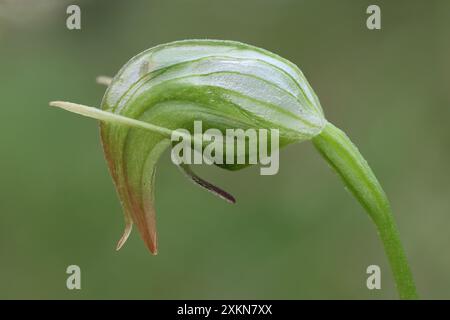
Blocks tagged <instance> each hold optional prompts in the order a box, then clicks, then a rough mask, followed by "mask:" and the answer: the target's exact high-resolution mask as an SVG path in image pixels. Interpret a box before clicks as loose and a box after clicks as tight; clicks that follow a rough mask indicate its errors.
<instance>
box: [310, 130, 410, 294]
mask: <svg viewBox="0 0 450 320" xmlns="http://www.w3.org/2000/svg"><path fill="white" fill-rule="evenodd" d="M313 143H314V145H315V146H316V148H317V149H318V150H319V152H320V153H321V154H322V156H323V157H324V158H325V159H326V160H327V162H328V163H329V164H330V165H331V166H332V167H333V168H334V169H335V170H336V172H337V173H338V174H339V176H340V177H341V178H342V180H343V181H344V183H345V185H346V186H347V188H348V189H349V190H350V191H351V192H352V193H353V195H354V196H355V197H356V198H357V199H358V201H359V202H360V203H361V205H362V206H363V207H364V208H365V209H366V210H367V212H368V214H369V215H370V217H371V218H372V220H373V221H374V223H375V225H376V227H377V230H378V233H379V235H380V238H381V240H382V242H383V245H384V249H385V251H386V254H387V257H388V259H389V262H390V264H391V268H392V272H393V274H394V279H395V282H396V285H397V290H398V292H399V294H400V298H401V299H416V298H417V293H416V287H415V284H414V280H413V277H412V274H411V270H410V268H409V265H408V261H407V259H406V255H405V252H404V250H403V247H402V244H401V242H400V237H399V233H398V230H397V226H396V224H395V220H394V217H393V215H392V212H391V208H390V205H389V201H388V199H387V197H386V194H385V193H384V191H383V189H382V188H381V185H380V183H379V182H378V180H377V178H376V177H375V175H374V174H373V172H372V170H371V169H370V167H369V165H368V164H367V162H366V160H364V158H363V157H362V155H361V154H360V153H359V151H358V148H356V146H355V145H354V144H353V143H352V142H351V141H350V139H349V138H348V137H347V135H346V134H345V133H344V132H343V131H341V130H340V129H338V128H336V127H335V126H334V125H332V124H331V123H328V124H327V125H326V126H325V128H324V129H323V130H322V132H321V133H320V134H319V135H318V136H316V137H315V138H314V139H313Z"/></svg>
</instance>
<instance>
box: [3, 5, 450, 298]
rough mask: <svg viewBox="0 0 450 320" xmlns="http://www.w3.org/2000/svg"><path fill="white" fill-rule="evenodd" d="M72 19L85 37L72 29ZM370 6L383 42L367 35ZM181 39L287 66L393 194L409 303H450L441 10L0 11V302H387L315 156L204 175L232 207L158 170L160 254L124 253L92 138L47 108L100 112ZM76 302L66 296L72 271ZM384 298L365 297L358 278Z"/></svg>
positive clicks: (85, 125) (371, 234)
mask: <svg viewBox="0 0 450 320" xmlns="http://www.w3.org/2000/svg"><path fill="white" fill-rule="evenodd" d="M68 4H78V5H80V7H81V10H82V30H81V31H69V30H67V29H66V26H65V20H66V17H67V15H66V7H67V5H68ZM370 4H378V5H380V7H381V10H382V30H381V31H369V30H368V29H367V28H366V26H365V23H366V18H367V14H366V8H367V6H368V5H370ZM187 38H217V39H230V40H239V41H243V42H247V43H250V44H253V45H256V46H260V47H263V48H266V49H268V50H271V51H274V52H276V53H278V54H280V55H281V56H283V57H285V58H287V59H289V60H291V61H293V62H294V63H296V64H297V65H298V66H299V67H300V68H301V69H302V70H303V71H304V73H305V75H306V76H307V77H308V79H309V81H310V83H311V85H312V86H313V88H314V89H315V91H316V93H317V95H318V96H319V97H320V99H321V102H322V106H323V108H324V110H325V113H326V116H327V118H328V119H329V120H330V121H332V122H333V123H335V124H336V125H338V126H339V127H341V128H342V129H343V130H344V131H346V132H347V133H348V135H349V136H350V137H351V138H352V140H353V141H354V142H355V143H356V144H357V145H358V146H359V148H360V150H361V151H362V153H363V154H364V155H365V157H366V158H367V159H368V161H369V163H370V164H371V166H372V168H373V169H374V171H375V172H376V174H377V175H378V177H379V179H380V181H381V182H382V184H383V186H384V188H385V190H386V192H387V194H388V195H389V197H390V199H391V202H392V207H393V209H394V213H395V216H396V219H397V221H398V224H399V228H400V233H401V237H402V240H403V242H404V246H405V248H406V251H407V254H408V256H409V259H410V262H411V266H412V269H413V273H414V275H415V278H416V281H417V286H418V290H419V293H420V295H421V297H422V298H426V299H431V298H437V299H444V298H450V250H449V244H450V236H449V227H450V181H449V170H448V166H449V163H450V148H449V138H450V129H449V120H448V119H449V117H450V111H449V105H450V104H449V103H450V94H449V91H450V90H449V83H450V82H449V74H450V58H449V57H450V1H447V0H441V1H425V0H423V1H406V0H404V1H364V0H362V1H361V0H353V1H350V0H346V1H344V0H343V1H335V0H327V1H325V0H320V1H317V0H314V1H313V0H304V1H299V0H277V1H274V0H272V1H268V0H250V1H242V0H227V1H215V0H177V1H175V0H150V1H118V0H116V1H111V0H109V1H106V0H104V1H92V0H91V1H70V2H67V1H58V0H41V1H24V0H14V1H11V0H9V1H6V0H0V119H1V125H0V142H1V143H0V150H1V151H0V152H1V154H0V155H1V156H0V168H1V171H0V182H1V183H0V298H7V299H14V298H31V299H37V298H41V299H46V298H60V299H73V298H84V299H93V298H97V299H109V298H126V299H132V298H138V299H165V298H173V299H220V298H231V299H241V298H252V299H253V298H254V299H313V298H323V299H366V298H368V299H381V298H385V299H391V298H397V294H396V292H395V289H394V285H393V281H392V277H391V275H390V271H389V267H388V265H387V260H386V258H385V255H384V253H383V250H382V247H381V244H380V241H379V240H378V238H377V235H376V232H375V229H374V227H373V225H372V224H371V222H370V221H369V219H368V217H367V215H366V214H365V213H364V211H363V209H362V208H361V207H360V206H359V204H358V203H357V202H356V201H355V200H354V199H353V198H352V197H351V196H350V194H349V193H348V192H346V191H345V189H344V188H343V186H342V184H341V182H340V181H339V180H338V178H337V177H336V176H335V175H334V174H333V172H332V171H331V170H330V169H329V168H328V167H327V165H326V164H325V162H324V161H323V160H322V159H321V158H320V156H319V154H318V153H317V152H316V151H315V150H314V148H313V147H312V144H311V143H309V142H306V143H303V144H298V145H293V146H290V147H288V148H287V149H284V150H283V151H282V153H281V159H280V172H279V174H278V175H275V176H260V175H259V169H258V168H256V167H254V168H249V169H246V170H243V171H240V172H227V171H224V170H221V169H219V168H216V167H208V166H201V167H199V168H196V169H197V172H198V173H200V174H202V175H203V176H204V177H206V178H208V179H209V180H211V181H212V182H216V183H217V184H218V185H220V186H222V187H223V188H224V189H225V190H229V191H231V192H232V193H233V194H234V195H235V196H236V197H237V199H238V203H237V204H236V205H234V206H233V205H229V204H227V203H225V202H224V201H222V200H220V199H218V198H216V197H214V196H212V195H211V194H209V193H206V192H204V191H203V190H201V189H200V188H198V187H196V186H194V185H192V184H191V183H190V182H189V181H188V180H187V179H185V178H184V177H183V175H182V174H181V173H180V172H179V171H178V170H177V169H176V168H175V167H174V166H173V165H172V163H171V161H170V156H169V153H168V152H167V153H166V154H165V156H163V157H162V159H161V160H160V165H159V168H158V170H159V171H158V173H157V179H156V199H157V202H156V208H157V214H158V228H159V244H160V247H159V254H158V256H151V255H150V254H149V253H148V252H147V249H146V248H145V247H144V244H143V242H142V241H141V239H140V238H139V236H138V234H137V232H136V231H134V232H133V233H132V236H131V238H130V239H129V241H128V242H127V244H126V245H125V247H124V248H123V249H122V250H121V251H120V252H115V251H114V248H115V244H116V241H117V240H118V239H119V237H120V235H121V233H122V229H123V224H124V223H123V217H122V211H121V207H120V204H119V201H118V199H117V197H116V194H115V190H114V187H113V184H112V181H111V178H110V177H109V174H108V170H107V167H106V164H105V161H104V159H103V154H102V151H101V147H100V142H99V137H98V128H97V123H96V121H94V120H90V119H86V118H81V117H79V116H76V115H73V114H69V113H67V112H63V111H60V110H56V109H52V108H50V107H48V102H49V101H50V100H55V99H62V100H68V101H74V102H78V103H83V104H87V105H92V106H98V105H99V103H100V101H101V98H102V95H103V93H104V90H105V89H104V87H102V86H99V85H97V84H95V77H96V76H97V75H114V73H115V72H117V71H118V69H119V68H120V67H121V66H122V65H123V64H124V63H125V62H126V61H127V60H128V59H129V58H130V57H132V56H133V55H135V54H137V53H138V52H140V51H142V50H144V49H146V48H149V47H152V46H154V45H157V44H160V43H164V42H169V41H173V40H180V39H187ZM71 264H76V265H79V266H80V267H81V272H82V290H79V291H77V290H74V291H69V290H67V289H66V278H67V274H66V273H65V271H66V268H67V266H68V265H71ZM371 264H377V265H379V266H380V267H381V270H382V290H379V291H376V290H375V291H369V290H368V289H367V288H366V285H365V284H366V277H367V275H366V273H365V271H366V268H367V266H368V265H371Z"/></svg>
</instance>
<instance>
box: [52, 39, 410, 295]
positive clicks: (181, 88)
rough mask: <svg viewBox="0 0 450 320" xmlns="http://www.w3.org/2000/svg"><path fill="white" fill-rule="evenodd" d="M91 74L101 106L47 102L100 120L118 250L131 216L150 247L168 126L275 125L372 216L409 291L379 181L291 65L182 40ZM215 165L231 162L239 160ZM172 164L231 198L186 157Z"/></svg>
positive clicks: (262, 54) (236, 45)
mask: <svg viewBox="0 0 450 320" xmlns="http://www.w3.org/2000/svg"><path fill="white" fill-rule="evenodd" d="M98 81H99V82H100V83H104V84H107V85H108V89H107V90H106V93H105V95H104V98H103V102H102V104H101V109H97V108H93V107H88V106H83V105H79V104H74V103H70V102H62V101H54V102H51V105H52V106H56V107H61V108H63V109H66V110H69V111H72V112H75V113H79V114H82V115H85V116H88V117H92V118H95V119H98V120H100V133H101V140H102V144H103V150H104V153H105V157H106V160H107V162H108V166H109V170H110V173H111V176H112V178H113V180H114V183H115V186H116V189H117V193H118V195H119V198H120V200H121V203H122V206H123V210H124V213H125V221H126V227H125V231H124V234H123V236H122V238H121V239H120V241H119V243H118V246H117V248H118V249H119V248H120V247H122V245H123V244H124V243H125V241H126V239H127V237H128V235H129V234H130V232H131V229H132V225H133V224H136V226H137V228H138V230H139V232H140V234H141V237H142V239H143V240H144V242H145V244H146V245H147V247H148V248H149V250H150V251H151V252H152V253H154V254H156V252H157V237H156V224H155V210H154V179H155V168H156V163H157V161H158V158H159V157H160V155H161V153H162V152H163V151H164V150H166V148H168V147H169V146H170V144H171V141H170V137H171V134H172V133H173V132H174V130H176V129H179V128H184V129H187V130H189V131H192V128H193V123H194V121H196V120H197V121H198V120H200V121H202V123H203V125H204V126H206V127H207V128H216V129H218V130H220V131H221V132H223V133H225V131H226V130H227V129H244V130H245V129H249V128H257V129H261V128H264V129H274V128H275V129H278V131H279V141H280V142H279V145H280V147H283V146H286V145H288V144H291V143H295V142H301V141H304V140H312V142H313V143H314V145H315V147H316V148H317V149H318V151H319V152H320V154H321V155H323V157H324V158H325V159H326V161H328V162H329V164H330V165H331V166H332V167H333V168H334V169H335V170H336V172H337V173H338V174H339V176H340V177H341V178H342V180H343V182H344V183H345V185H346V186H347V187H348V189H349V190H350V191H351V192H352V193H353V194H354V196H355V197H356V198H357V200H358V201H359V202H360V203H361V204H362V206H363V207H364V208H365V209H366V211H367V212H368V214H369V216H370V217H371V219H372V220H373V222H374V223H375V225H376V227H377V229H378V231H379V234H380V237H381V239H382V241H383V243H384V247H385V249H386V253H387V256H388V258H389V261H390V263H391V266H392V270H393V273H394V276H395V280H396V283H397V287H398V290H399V292H400V296H401V297H402V298H415V297H416V292H415V286H414V282H413V279H412V275H411V272H410V270H409V266H408V263H407V260H406V257H405V254H404V251H403V249H402V246H401V243H400V240H399V235H398V232H397V228H396V224H395V222H394V219H393V217H392V214H391V211H390V207H389V202H388V200H387V197H386V195H385V194H384V192H383V189H382V188H381V186H380V184H379V182H378V181H377V179H376V177H375V175H374V174H373V172H372V170H371V169H370V168H369V166H368V164H367V162H366V161H365V160H364V158H363V157H362V156H361V154H360V153H359V151H358V149H357V148H356V147H355V146H354V145H353V143H352V142H351V141H350V140H349V138H348V137H347V136H346V135H345V133H344V132H342V131H341V130H339V129H338V128H336V127H335V126H334V125H332V124H331V123H330V122H328V121H327V120H326V119H325V117H324V113H323V111H322V108H321V106H320V102H319V99H318V98H317V96H316V94H315V93H314V91H313V90H312V88H311V86H310V85H309V84H308V81H307V80H306V78H305V76H304V75H303V73H302V72H301V71H300V69H299V68H298V67H297V66H296V65H294V64H293V63H291V62H289V61H288V60H286V59H283V58H281V57H280V56H278V55H276V54H274V53H271V52H269V51H267V50H264V49H260V48H257V47H254V46H250V45H247V44H244V43H240V42H235V41H219V40H185V41H176V42H171V43H168V44H163V45H159V46H156V47H154V48H151V49H148V50H146V51H144V52H142V53H140V54H138V55H137V56H135V57H133V58H132V59H131V60H130V61H128V62H127V63H126V64H125V66H124V67H122V69H121V70H120V71H119V72H118V73H117V75H116V76H115V77H114V78H113V79H111V81H110V80H109V79H107V78H105V77H101V78H99V79H98ZM190 138H193V137H190ZM193 139H194V138H193ZM245 152H247V151H245ZM219 166H221V167H223V168H225V169H228V170H238V169H241V168H244V167H246V166H247V165H246V164H220V165H219ZM180 169H182V170H183V171H184V172H185V173H186V175H187V176H188V177H189V178H191V179H192V180H193V181H194V182H196V183H198V184H199V185H201V186H202V187H204V188H206V189H208V190H210V191H212V192H214V193H216V194H217V195H219V196H221V197H222V198H224V199H226V200H228V201H230V202H234V198H233V197H232V196H231V195H230V194H228V193H227V192H225V191H223V190H221V189H219V188H218V187H215V186H214V185H212V184H211V183H209V182H206V181H205V180H203V179H201V178H200V177H198V176H196V175H195V174H194V173H193V171H192V170H191V168H190V167H189V166H188V165H187V164H183V165H180Z"/></svg>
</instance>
